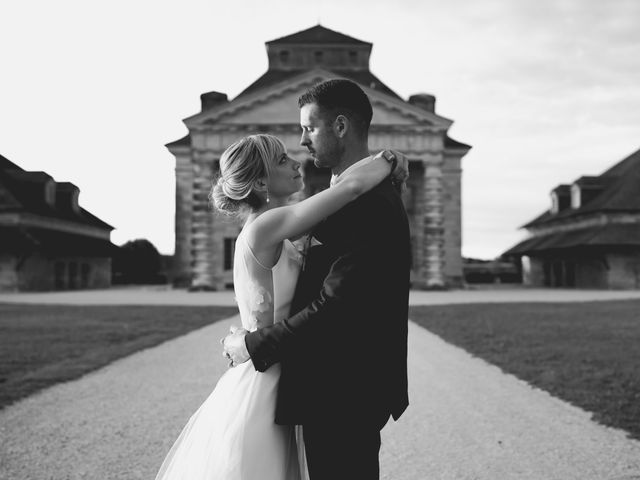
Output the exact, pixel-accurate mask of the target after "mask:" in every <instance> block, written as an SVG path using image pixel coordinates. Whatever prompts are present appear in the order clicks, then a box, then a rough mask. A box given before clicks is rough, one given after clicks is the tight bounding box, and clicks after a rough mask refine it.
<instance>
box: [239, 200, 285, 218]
mask: <svg viewBox="0 0 640 480" xmlns="http://www.w3.org/2000/svg"><path fill="white" fill-rule="evenodd" d="M288 201H289V198H288V197H287V198H277V197H276V198H274V197H271V198H270V199H269V203H264V204H263V205H262V206H261V207H260V208H259V209H257V210H253V211H252V212H251V213H250V214H249V216H248V217H247V222H246V223H251V222H253V221H254V220H255V219H256V218H257V217H259V216H260V215H262V214H263V213H264V212H266V211H267V210H271V209H272V208H277V207H282V206H284V205H286V204H287V203H288Z"/></svg>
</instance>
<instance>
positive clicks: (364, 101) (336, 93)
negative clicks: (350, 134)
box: [298, 78, 373, 135]
mask: <svg viewBox="0 0 640 480" xmlns="http://www.w3.org/2000/svg"><path fill="white" fill-rule="evenodd" d="M311 103H315V104H316V105H318V106H319V107H320V108H321V109H322V110H323V113H324V114H325V115H326V118H325V120H328V121H333V120H334V119H335V118H336V117H337V116H338V115H344V116H345V117H347V118H348V119H349V120H351V121H352V122H353V123H354V124H355V125H356V127H357V129H358V130H359V131H360V133H361V134H364V135H366V134H367V133H368V132H369V126H370V125H371V117H373V109H372V108H371V102H370V101H369V97H367V94H366V93H364V92H363V91H362V89H361V88H360V87H359V86H358V85H357V84H356V83H354V82H352V81H351V80H346V79H344V78H337V79H333V80H327V81H325V82H322V83H319V84H317V85H314V86H313V87H311V88H310V89H309V90H307V91H306V92H305V93H304V94H302V95H301V96H300V98H299V99H298V107H299V108H302V107H303V106H304V105H307V104H311Z"/></svg>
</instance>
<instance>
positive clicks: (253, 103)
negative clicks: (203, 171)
mask: <svg viewBox="0 0 640 480" xmlns="http://www.w3.org/2000/svg"><path fill="white" fill-rule="evenodd" d="M332 78H336V75H335V74H333V73H331V72H329V71H325V70H319V69H316V70H311V71H308V72H305V73H303V74H301V75H298V76H296V77H294V78H290V79H288V80H286V81H283V82H281V83H278V84H275V85H271V86H268V87H265V88H263V89H260V90H256V91H254V92H252V93H250V94H247V95H242V96H240V97H238V98H236V99H234V100H232V101H231V102H229V103H227V104H225V105H222V106H219V107H216V108H214V109H211V110H207V111H205V112H202V113H199V114H197V115H194V116H192V117H189V118H186V119H185V120H184V122H185V124H186V125H187V127H189V128H198V127H202V126H206V125H212V124H229V125H276V124H278V125H282V124H294V125H297V124H298V123H299V119H300V111H299V109H298V97H300V95H302V94H303V93H304V92H305V91H306V90H307V89H308V88H309V87H311V86H313V85H315V84H317V83H319V82H322V81H325V80H329V79H332ZM360 86H361V87H362V89H363V90H364V91H365V93H366V94H367V95H368V96H369V99H370V100H371V104H372V105H373V120H372V122H371V123H372V124H373V125H378V126H384V125H431V126H434V127H441V128H444V129H446V128H448V127H449V126H450V125H451V123H452V121H451V120H449V119H447V118H444V117H441V116H439V115H436V114H434V113H431V112H428V111H426V110H423V109H421V108H418V107H416V106H414V105H410V104H409V103H407V102H404V101H402V100H398V99H397V98H394V97H391V96H389V95H386V94H384V93H382V92H378V91H376V90H373V89H371V88H368V87H366V86H364V85H360Z"/></svg>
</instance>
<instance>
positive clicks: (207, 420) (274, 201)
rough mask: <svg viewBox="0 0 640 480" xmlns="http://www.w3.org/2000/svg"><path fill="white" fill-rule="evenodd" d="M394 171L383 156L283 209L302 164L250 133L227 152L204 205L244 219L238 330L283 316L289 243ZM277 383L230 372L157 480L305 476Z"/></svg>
mask: <svg viewBox="0 0 640 480" xmlns="http://www.w3.org/2000/svg"><path fill="white" fill-rule="evenodd" d="M392 169H393V167H390V160H387V159H386V158H385V152H381V153H380V154H378V155H376V156H375V157H374V158H373V159H372V160H371V161H370V162H368V163H367V164H366V166H365V167H363V166H358V167H357V168H355V169H354V170H353V171H352V172H348V173H347V174H345V175H342V176H341V177H340V181H339V182H338V183H336V185H335V186H333V187H332V188H329V189H326V190H324V191H322V192H320V193H317V194H316V195H313V196H311V197H309V198H307V199H305V200H303V201H301V202H299V203H296V204H292V205H289V204H288V200H289V197H290V196H291V195H292V194H294V193H296V192H298V191H299V190H300V189H301V188H302V187H303V181H302V175H301V173H300V171H299V170H300V163H299V162H297V161H296V160H294V159H292V158H291V157H289V156H288V154H287V150H286V147H285V146H284V144H283V143H282V142H281V141H280V140H279V139H278V138H276V137H274V136H272V135H264V134H261V135H251V136H249V137H245V138H243V139H241V140H239V141H238V142H236V143H234V144H233V145H231V146H230V147H229V148H227V150H226V151H225V152H224V153H223V155H222V157H221V159H220V177H219V179H218V181H217V183H216V184H215V185H214V187H213V189H212V191H211V195H210V197H211V199H212V201H213V203H214V205H215V207H216V208H217V209H218V210H219V211H220V212H223V213H227V214H232V215H243V216H244V217H245V223H244V226H243V228H242V231H241V232H240V234H239V235H238V238H237V240H236V249H235V255H234V268H233V280H234V282H233V283H234V289H235V295H236V300H237V302H238V307H239V310H240V318H241V321H242V327H243V328H245V329H246V330H249V331H253V330H256V329H258V328H261V327H263V326H265V325H270V324H272V323H273V322H274V321H276V322H277V321H278V320H281V319H284V318H286V317H288V316H289V307H290V304H291V300H292V298H293V294H294V290H295V286H296V281H297V278H298V272H299V269H300V263H301V255H300V253H299V252H298V250H297V249H296V248H295V247H294V246H293V244H292V243H291V241H290V239H295V238H297V237H300V236H301V235H303V234H304V233H305V232H307V231H308V230H310V229H311V227H313V226H314V225H315V224H317V223H319V222H320V221H321V220H323V219H324V218H325V217H327V216H329V215H331V214H333V213H335V212H336V211H338V210H339V209H340V208H342V207H343V206H345V205H346V204H347V203H349V202H351V201H352V200H355V199H356V198H357V197H358V196H359V195H361V194H363V193H365V192H366V191H368V190H370V189H371V188H373V187H374V186H376V185H377V184H378V183H380V182H381V181H382V180H383V179H384V178H386V177H387V176H389V174H390V173H391V170H392ZM398 175H399V176H402V173H399V174H398ZM405 176H406V175H405ZM279 376H280V366H279V365H278V364H276V365H274V366H272V367H271V368H270V369H268V370H267V371H266V372H264V373H259V372H257V371H256V370H255V368H254V367H253V364H252V363H251V362H250V361H249V362H245V363H243V364H241V365H238V366H237V367H236V368H233V369H230V370H228V371H227V372H226V373H225V374H224V375H223V376H222V377H221V378H220V380H219V381H218V384H217V385H216V387H215V389H214V390H213V392H212V393H211V395H210V396H209V397H208V398H207V399H206V400H205V401H204V403H203V404H202V405H201V406H200V408H199V409H198V410H197V411H196V412H195V413H194V414H193V416H192V417H191V419H190V420H189V422H188V423H187V425H186V426H185V427H184V429H183V431H182V433H181V434H180V436H179V437H178V439H177V440H176V442H175V443H174V445H173V447H172V448H171V450H170V451H169V453H168V455H167V457H166V458H165V460H164V462H163V464H162V466H161V468H160V471H159V473H158V475H157V477H156V480H178V479H182V480H198V479H202V480H204V479H210V480H213V479H216V480H218V479H219V480H304V479H306V478H308V476H307V473H306V468H305V462H304V453H303V452H304V448H303V446H302V445H297V443H296V430H295V428H294V427H293V426H283V425H277V424H275V422H274V414H275V405H276V392H277V386H278V379H279ZM299 437H300V442H301V438H302V437H301V435H300V436H299Z"/></svg>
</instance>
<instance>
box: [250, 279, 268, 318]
mask: <svg viewBox="0 0 640 480" xmlns="http://www.w3.org/2000/svg"><path fill="white" fill-rule="evenodd" d="M246 288H247V293H248V301H249V312H250V314H251V320H250V322H251V323H253V325H251V327H252V328H259V327H261V326H263V325H264V323H265V322H264V320H263V321H262V322H261V321H260V314H263V313H267V312H273V296H272V295H271V293H270V292H269V290H267V289H266V288H265V287H264V286H262V285H260V284H259V283H257V282H255V281H248V282H247V285H246ZM268 323H271V322H268Z"/></svg>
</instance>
